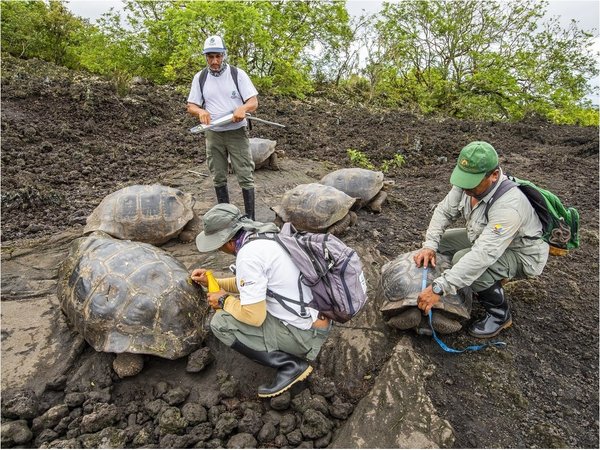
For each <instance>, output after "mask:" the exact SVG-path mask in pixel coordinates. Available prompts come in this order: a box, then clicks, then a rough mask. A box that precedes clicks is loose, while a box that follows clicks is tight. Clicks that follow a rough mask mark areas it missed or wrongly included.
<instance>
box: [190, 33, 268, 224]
mask: <svg viewBox="0 0 600 450" xmlns="http://www.w3.org/2000/svg"><path fill="white" fill-rule="evenodd" d="M203 53H204V56H205V57H206V63H207V67H206V68H204V69H203V70H201V71H200V72H198V73H197V74H196V75H194V79H193V81H192V87H191V89H190V94H189V96H188V104H187V112H188V113H189V114H190V115H192V116H194V117H196V118H197V119H198V120H199V121H200V123H202V124H204V125H209V124H210V123H211V122H214V121H216V120H218V119H220V118H222V117H224V116H227V115H229V114H232V113H233V117H232V120H231V122H229V123H226V124H223V125H219V126H216V127H214V128H212V129H210V130H206V131H205V132H204V134H205V136H206V161H207V163H208V169H209V170H210V173H211V175H212V177H213V184H214V186H215V192H216V194H217V203H229V192H228V190H227V166H228V160H227V156H229V158H230V159H231V165H232V166H233V170H234V171H235V174H236V176H237V179H238V183H239V185H240V187H241V188H242V194H243V196H244V208H245V210H246V215H247V216H248V217H250V218H251V219H252V220H254V215H255V214H254V162H253V161H252V156H251V154H250V143H249V141H248V135H247V132H246V124H247V121H246V113H250V112H254V111H256V108H258V99H257V95H258V91H257V90H256V88H255V87H254V85H253V84H252V81H251V80H250V77H248V75H247V74H246V72H244V71H243V70H242V69H238V68H237V67H233V66H230V65H229V64H227V62H226V55H227V50H226V48H225V44H224V43H223V39H222V38H221V37H220V36H209V37H208V39H206V41H204V50H203Z"/></svg>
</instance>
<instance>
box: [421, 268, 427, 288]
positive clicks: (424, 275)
mask: <svg viewBox="0 0 600 450" xmlns="http://www.w3.org/2000/svg"><path fill="white" fill-rule="evenodd" d="M428 270H429V269H427V267H423V278H422V279H421V290H423V289H425V288H426V287H427V272H428Z"/></svg>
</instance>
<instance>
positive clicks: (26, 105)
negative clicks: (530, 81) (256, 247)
mask: <svg viewBox="0 0 600 450" xmlns="http://www.w3.org/2000/svg"><path fill="white" fill-rule="evenodd" d="M186 95H187V93H186V92H179V91H177V90H176V89H174V88H170V87H160V86H154V85H151V84H147V83H144V82H143V81H139V80H138V81H137V82H135V83H132V85H131V88H130V92H129V94H128V95H127V96H125V97H118V96H117V95H116V94H115V90H114V88H113V86H112V85H111V84H110V83H109V82H107V81H105V80H102V79H99V78H95V77H90V76H88V75H85V74H81V73H74V72H69V71H67V70H65V69H62V68H58V67H55V66H52V65H49V64H46V63H43V62H40V61H36V60H32V61H18V60H15V59H12V58H8V57H6V58H5V57H3V59H2V115H1V126H2V155H1V160H2V181H1V187H2V192H1V195H2V211H1V220H2V252H3V253H5V252H10V251H14V250H15V249H19V248H23V247H26V246H27V245H29V244H30V242H32V240H34V239H39V238H42V237H47V236H51V235H54V234H56V233H58V232H61V231H64V230H68V229H70V228H72V227H74V226H78V225H81V224H83V223H85V219H86V217H87V216H88V215H89V214H90V213H91V211H92V210H93V208H94V207H95V206H96V205H97V204H98V203H99V202H100V200H101V199H102V198H103V197H104V196H105V195H107V194H108V193H110V192H112V191H114V190H116V189H118V188H120V187H123V186H125V185H129V184H135V183H143V184H148V183H154V182H160V181H161V180H163V179H164V177H165V174H166V173H168V172H170V171H171V172H172V171H176V170H180V171H181V170H188V169H189V170H194V171H197V172H200V173H207V168H206V165H205V164H204V162H205V156H204V144H203V141H202V139H201V138H199V137H198V136H194V135H191V134H190V133H189V132H188V130H189V128H190V127H192V126H193V125H195V123H194V121H193V120H192V119H190V118H188V117H187V116H186V115H185V112H184V111H185V99H186ZM257 115H259V117H262V118H265V119H267V120H273V121H276V122H279V123H283V124H285V125H286V126H287V128H286V129H284V130H282V129H278V128H271V127H268V126H265V125H260V124H257V125H255V126H254V128H253V129H252V130H251V131H250V135H251V136H254V137H263V138H269V139H274V140H277V142H278V148H280V149H282V150H285V152H286V158H289V159H291V160H294V159H296V160H302V159H310V160H315V161H321V162H325V163H327V164H330V166H331V167H338V166H342V167H350V166H352V162H351V161H350V159H349V156H348V154H347V151H348V149H355V150H359V151H361V152H363V153H364V154H365V155H366V156H367V157H368V159H369V160H370V162H371V163H373V164H374V165H375V166H376V167H379V166H381V164H382V163H383V162H384V161H385V160H389V159H391V158H393V157H394V155H397V154H401V155H402V156H403V157H404V158H405V160H406V163H405V164H404V165H403V166H402V167H400V168H393V169H392V170H390V172H389V173H388V177H389V178H390V179H392V180H394V181H395V183H396V184H395V188H394V191H393V193H392V195H391V196H390V200H389V201H388V202H387V204H386V205H385V211H384V212H383V213H382V214H380V215H373V214H366V213H365V214H361V216H360V220H359V223H358V224H357V226H355V227H354V228H353V229H351V230H350V232H349V233H348V237H347V239H348V240H349V241H350V242H352V241H357V240H364V239H367V240H370V241H371V245H372V246H373V247H374V248H375V249H377V250H378V251H379V252H380V254H381V255H382V256H384V257H386V258H389V259H391V258H393V257H394V256H396V255H398V254H400V253H403V252H407V251H411V250H414V249H416V248H418V247H419V246H420V243H421V241H422V238H423V235H424V232H425V230H426V228H427V224H428V222H429V218H430V215H431V208H432V206H434V205H435V204H436V203H437V202H438V201H440V200H441V199H442V198H443V197H444V195H445V194H446V192H447V191H448V190H449V188H450V185H449V181H448V179H449V175H450V172H451V170H452V168H453V166H454V162H455V160H456V157H457V155H458V152H459V151H460V148H462V146H464V145H465V144H466V143H468V142H470V141H472V140H486V141H489V142H491V143H492V144H493V145H494V147H495V148H496V149H497V150H498V152H499V155H500V159H501V164H502V167H503V168H504V169H505V171H507V172H509V173H512V174H514V175H516V176H518V177H521V178H527V179H530V180H532V181H533V182H535V183H537V184H539V185H541V186H544V187H546V188H548V189H551V190H552V191H553V192H555V193H556V194H558V195H559V196H560V197H561V198H562V199H563V201H564V203H565V204H567V205H569V206H575V207H576V208H578V210H579V211H580V213H581V242H582V244H581V248H580V249H578V250H577V251H574V252H571V254H569V255H568V256H566V257H551V258H550V259H549V262H548V265H547V267H546V269H545V271H544V273H543V274H542V276H540V277H539V278H538V279H536V280H533V281H524V282H514V283H511V284H509V285H508V286H507V293H508V297H509V300H510V302H511V303H512V305H513V315H514V318H513V321H514V326H513V327H512V328H511V329H509V330H508V331H507V332H505V333H504V334H503V335H502V339H503V340H504V341H506V342H507V344H508V346H507V348H506V349H504V350H488V351H482V352H477V353H469V354H464V355H460V356H456V355H451V354H448V353H445V352H444V351H442V350H441V349H440V348H439V347H438V346H437V345H436V344H435V343H434V342H433V341H432V340H431V339H430V338H427V337H421V336H416V335H414V334H413V333H403V332H399V331H390V333H393V336H392V337H393V340H399V339H401V338H402V337H403V336H405V335H408V336H409V337H410V339H411V340H413V345H414V346H415V348H416V349H417V351H418V352H419V353H420V355H421V357H422V358H424V359H425V360H426V362H427V364H428V369H431V370H428V373H429V374H430V375H429V376H428V377H427V381H426V383H427V386H426V388H427V390H428V392H429V395H430V397H431V399H432V401H433V404H434V406H435V407H436V408H437V410H438V413H439V415H440V416H441V417H442V418H444V419H445V420H447V421H448V422H449V423H450V424H451V425H452V427H453V428H454V430H455V437H456V441H455V443H454V446H455V447H459V448H477V447H481V448H483V447H507V448H509V447H510V448H514V447H533V448H560V447H577V448H598V446H599V440H598V431H599V421H598V411H599V410H598V310H599V308H598V281H599V280H598V189H599V187H598V181H599V180H598V129H597V128H595V127H587V128H582V127H573V126H557V125H552V124H549V123H547V122H544V121H541V120H538V119H536V118H530V119H528V120H525V121H523V122H520V123H511V124H506V123H500V122H476V121H459V120H454V119H424V118H422V117H418V116H416V115H413V114H411V113H407V112H402V111H388V110H371V109H367V108H362V107H356V106H349V105H340V104H334V103H330V102H328V101H327V100H325V99H321V98H309V99H306V100H304V101H297V100H292V101H290V100H287V99H281V98H275V97H260V108H259V111H258V113H257ZM291 181H293V180H291ZM235 187H236V186H235V184H234V188H235ZM257 195H258V196H259V198H260V192H257ZM3 300H4V296H3ZM480 312H481V309H480V308H478V307H476V308H475V311H474V313H475V315H477V314H478V313H480ZM445 341H446V343H447V344H448V345H451V346H454V347H464V346H466V345H469V344H471V343H472V338H470V337H468V336H467V335H466V333H464V332H459V333H458V334H456V335H453V336H449V337H446V338H445ZM390 348H393V346H392V347H390ZM88 350H89V349H88ZM86 355H88V353H86V352H84V353H83V357H86ZM87 357H89V356H87ZM376 372H377V368H373V373H376ZM337 381H338V382H339V383H340V384H342V385H343V380H337ZM342 387H343V386H342ZM3 389H4V386H3ZM365 389H368V386H366V387H365ZM353 400H354V401H356V400H357V399H353ZM340 401H341V400H340ZM248 409H252V408H250V407H248ZM288 445H290V444H289V443H288Z"/></svg>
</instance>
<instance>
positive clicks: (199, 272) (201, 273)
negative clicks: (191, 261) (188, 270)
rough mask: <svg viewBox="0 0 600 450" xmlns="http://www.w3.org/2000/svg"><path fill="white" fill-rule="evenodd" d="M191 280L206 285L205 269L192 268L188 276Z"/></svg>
mask: <svg viewBox="0 0 600 450" xmlns="http://www.w3.org/2000/svg"><path fill="white" fill-rule="evenodd" d="M190 278H191V279H192V281H194V282H196V283H198V284H201V285H202V286H204V287H207V286H208V279H207V278H206V269H194V270H193V271H192V275H191V276H190Z"/></svg>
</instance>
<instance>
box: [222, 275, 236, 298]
mask: <svg viewBox="0 0 600 450" xmlns="http://www.w3.org/2000/svg"><path fill="white" fill-rule="evenodd" d="M217 283H219V286H221V289H224V290H226V291H227V292H232V293H234V294H239V293H240V291H239V290H238V287H237V283H236V281H235V277H229V278H217Z"/></svg>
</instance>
